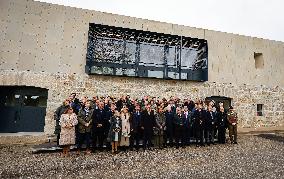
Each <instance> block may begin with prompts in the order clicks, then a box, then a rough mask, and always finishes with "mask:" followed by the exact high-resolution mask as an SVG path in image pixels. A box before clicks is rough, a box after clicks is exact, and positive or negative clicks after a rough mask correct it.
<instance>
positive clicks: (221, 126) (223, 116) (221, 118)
mask: <svg viewBox="0 0 284 179" xmlns="http://www.w3.org/2000/svg"><path fill="white" fill-rule="evenodd" d="M216 118H217V127H218V142H219V143H220V144H225V143H226V136H225V135H226V128H227V125H228V124H227V113H226V112H225V109H224V107H220V109H219V111H218V112H217V114H216Z"/></svg>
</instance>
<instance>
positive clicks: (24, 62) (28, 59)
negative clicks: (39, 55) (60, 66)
mask: <svg viewBox="0 0 284 179" xmlns="http://www.w3.org/2000/svg"><path fill="white" fill-rule="evenodd" d="M35 58H36V56H35V54H31V53H24V52H21V53H20V55H19V64H18V69H19V70H29V71H34V69H35Z"/></svg>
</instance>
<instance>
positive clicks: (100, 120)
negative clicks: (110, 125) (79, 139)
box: [92, 109, 108, 132]
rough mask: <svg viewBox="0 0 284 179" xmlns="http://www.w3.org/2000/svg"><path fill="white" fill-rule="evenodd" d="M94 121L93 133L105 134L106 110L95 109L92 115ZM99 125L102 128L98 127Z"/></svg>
mask: <svg viewBox="0 0 284 179" xmlns="http://www.w3.org/2000/svg"><path fill="white" fill-rule="evenodd" d="M92 120H93V128H92V129H93V131H94V132H104V128H105V126H106V124H107V121H108V119H107V113H106V111H105V110H104V109H102V110H100V109H95V110H94V112H93V115H92ZM98 124H101V125H102V126H101V127H98Z"/></svg>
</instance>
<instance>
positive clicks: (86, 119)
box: [78, 109, 94, 133]
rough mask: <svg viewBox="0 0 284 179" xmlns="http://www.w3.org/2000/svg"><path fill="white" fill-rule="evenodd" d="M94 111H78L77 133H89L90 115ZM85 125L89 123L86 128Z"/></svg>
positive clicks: (90, 127) (90, 126)
mask: <svg viewBox="0 0 284 179" xmlns="http://www.w3.org/2000/svg"><path fill="white" fill-rule="evenodd" d="M93 112H94V110H93V109H89V111H88V112H87V111H86V110H85V109H80V110H79V112H78V130H79V133H86V132H91V129H92V121H93V119H92V115H93ZM86 123H90V125H89V126H88V127H87V126H85V124H86Z"/></svg>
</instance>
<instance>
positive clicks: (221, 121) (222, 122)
mask: <svg viewBox="0 0 284 179" xmlns="http://www.w3.org/2000/svg"><path fill="white" fill-rule="evenodd" d="M216 119H217V122H216V124H217V126H218V128H219V129H221V128H227V126H228V121H227V113H226V112H221V111H219V112H217V114H216Z"/></svg>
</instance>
